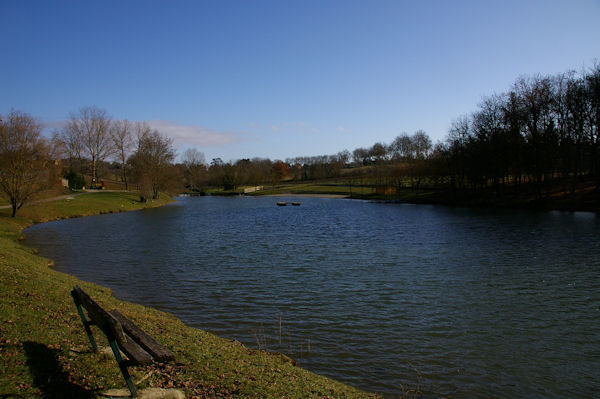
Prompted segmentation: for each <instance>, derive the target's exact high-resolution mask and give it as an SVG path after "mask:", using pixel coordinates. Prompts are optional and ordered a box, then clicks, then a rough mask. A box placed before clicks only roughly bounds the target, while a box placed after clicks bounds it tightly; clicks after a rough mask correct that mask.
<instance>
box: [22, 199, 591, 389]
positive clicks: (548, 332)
mask: <svg viewBox="0 0 600 399" xmlns="http://www.w3.org/2000/svg"><path fill="white" fill-rule="evenodd" d="M282 200H287V201H301V203H302V204H301V206H290V205H289V204H288V206H285V207H282V206H276V202H278V201H282ZM26 235H27V241H26V242H27V243H28V244H29V245H31V246H33V247H36V248H38V249H39V250H40V254H41V255H43V256H46V257H49V258H52V259H53V260H54V261H55V264H56V269H57V270H59V271H63V272H66V273H70V274H73V275H76V276H78V277H79V278H81V279H84V280H89V281H94V282H97V283H99V284H101V285H104V286H107V287H110V288H111V289H112V290H113V293H114V294H115V296H117V297H119V298H121V299H124V300H128V301H132V302H137V303H141V304H144V305H149V306H152V307H155V308H158V309H161V310H164V311H167V312H170V313H173V314H175V315H176V316H178V317H179V318H180V319H182V320H183V321H184V322H185V323H186V324H188V325H190V326H194V327H197V328H201V329H204V330H208V331H211V332H214V333H216V334H218V335H220V336H222V337H226V338H230V339H236V340H239V341H241V342H243V343H244V344H246V345H248V346H251V347H258V348H262V349H265V350H269V351H279V352H283V353H285V354H287V355H288V356H290V357H292V358H294V359H295V360H297V361H298V362H299V363H300V365H301V366H303V367H305V368H307V369H310V370H312V371H315V372H317V373H320V374H324V375H327V376H330V377H333V378H335V379H338V380H341V381H343V382H346V383H348V384H350V385H353V386H356V387H359V388H362V389H365V390H369V391H375V392H380V393H383V394H385V395H388V396H392V395H395V394H399V393H401V392H402V389H404V390H411V389H418V390H420V391H421V392H422V393H423V394H424V395H425V396H426V397H442V396H454V397H482V398H483V397H528V398H533V397H540V398H541V397H545V398H547V397H555V398H562V397H571V398H573V397H589V396H591V395H593V393H594V392H597V391H598V388H599V387H600V376H599V374H598V370H600V323H599V320H600V217H599V216H597V215H595V214H593V213H564V212H530V211H514V210H512V211H509V210H484V209H463V208H450V207H442V206H427V205H400V204H377V203H370V202H366V201H355V200H344V199H322V198H300V199H299V198H292V197H290V198H283V199H282V198H275V197H234V198H215V197H180V198H178V202H177V203H175V204H172V205H169V206H166V207H162V208H157V209H151V210H145V211H139V212H130V213H122V214H114V215H101V216H92V217H87V218H81V219H72V220H65V221H59V222H51V223H45V224H40V225H36V226H34V227H32V228H29V229H28V230H27V231H26ZM132 282H133V283H132Z"/></svg>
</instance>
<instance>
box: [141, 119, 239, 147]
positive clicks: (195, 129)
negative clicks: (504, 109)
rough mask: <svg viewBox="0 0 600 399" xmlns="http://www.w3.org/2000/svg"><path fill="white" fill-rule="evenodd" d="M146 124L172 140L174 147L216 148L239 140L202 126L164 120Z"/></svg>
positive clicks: (235, 136) (225, 133)
mask: <svg viewBox="0 0 600 399" xmlns="http://www.w3.org/2000/svg"><path fill="white" fill-rule="evenodd" d="M146 123H148V124H149V125H150V126H151V127H152V128H154V129H156V130H158V131H159V132H160V133H162V134H165V135H167V136H168V137H170V138H172V139H173V142H174V144H175V146H176V147H181V146H195V147H217V146H223V145H226V144H231V143H235V142H237V141H240V140H241V138H240V137H239V136H238V135H237V134H236V133H233V132H222V131H218V130H212V129H207V128H205V127H202V126H195V125H180V124H178V123H177V122H172V121H164V120H150V121H146Z"/></svg>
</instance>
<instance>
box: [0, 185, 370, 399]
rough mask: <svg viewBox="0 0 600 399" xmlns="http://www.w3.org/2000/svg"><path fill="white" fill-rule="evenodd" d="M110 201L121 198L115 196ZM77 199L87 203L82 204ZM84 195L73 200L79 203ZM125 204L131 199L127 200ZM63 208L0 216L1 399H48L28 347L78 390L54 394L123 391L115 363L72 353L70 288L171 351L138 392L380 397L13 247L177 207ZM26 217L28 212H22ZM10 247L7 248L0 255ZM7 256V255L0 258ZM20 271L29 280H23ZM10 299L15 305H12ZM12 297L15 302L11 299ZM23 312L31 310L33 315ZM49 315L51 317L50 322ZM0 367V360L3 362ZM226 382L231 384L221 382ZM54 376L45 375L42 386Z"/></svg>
mask: <svg viewBox="0 0 600 399" xmlns="http://www.w3.org/2000/svg"><path fill="white" fill-rule="evenodd" d="M132 195H133V194H132ZM100 196H102V193H100ZM115 196H117V197H119V196H123V197H127V195H122V193H117V194H116V195H115ZM130 196H131V195H130ZM82 197H88V198H89V196H81V197H79V198H82ZM88 198H86V199H82V200H80V201H78V202H85V201H86V200H87V199H88ZM127 201H129V202H132V201H131V198H128V199H127V200H126V202H127ZM64 202H67V201H61V200H57V201H53V202H46V203H42V204H36V206H37V207H40V208H47V207H52V208H60V209H59V211H58V212H56V209H54V211H55V212H49V214H47V215H46V216H45V217H40V215H39V214H40V213H44V212H39V211H37V212H36V211H35V210H32V208H34V206H31V207H30V208H24V209H28V210H29V211H30V212H23V214H21V216H19V217H18V218H17V219H18V220H10V219H12V218H9V217H6V219H4V218H2V216H4V215H2V216H0V221H2V223H1V224H0V227H2V231H1V232H0V249H2V250H3V256H0V272H1V273H2V274H3V275H4V277H5V278H4V279H3V281H2V282H0V288H2V291H3V292H5V293H6V294H7V295H4V296H3V298H1V299H0V321H2V323H1V324H0V325H6V326H7V327H6V328H1V329H0V355H1V356H0V359H3V357H4V356H5V352H6V351H8V352H9V354H10V357H11V358H12V357H14V358H16V360H17V361H16V362H14V363H9V364H6V363H5V364H3V370H4V371H5V373H4V375H2V376H0V393H1V394H2V395H8V396H11V395H15V396H19V397H20V396H26V397H31V396H35V397H37V396H40V397H43V396H52V394H53V391H48V389H49V388H48V387H47V386H46V385H48V384H46V385H44V384H39V383H36V378H35V376H36V370H33V369H31V367H32V366H31V364H32V363H31V361H32V360H31V356H32V355H31V353H30V352H31V350H29V349H28V348H30V347H35V348H36V350H38V351H40V350H41V351H54V352H52V353H55V355H53V356H57V357H56V359H55V361H54V362H56V361H59V362H60V363H61V365H60V366H61V367H59V369H60V370H57V373H58V374H60V375H64V374H65V373H66V371H65V370H68V375H69V381H75V382H76V384H75V385H74V384H73V383H72V382H71V383H69V384H68V386H58V387H56V388H57V389H58V392H59V393H61V394H64V395H65V397H69V396H77V394H81V392H80V391H82V390H85V391H89V395H90V396H92V397H93V396H95V395H96V394H97V393H98V390H99V389H100V390H102V389H106V388H107V387H111V388H112V387H114V388H121V385H122V381H121V380H122V378H118V377H119V375H117V373H118V372H119V371H118V367H117V366H116V362H114V359H111V358H105V357H103V356H102V355H98V354H90V355H89V356H87V355H86V356H84V355H73V352H72V348H73V347H78V346H83V347H86V345H87V346H89V342H87V341H86V340H87V337H86V336H85V333H84V330H83V327H82V326H81V321H80V320H79V319H78V316H77V315H76V312H75V311H74V306H73V304H72V300H71V298H70V295H69V292H70V289H72V287H73V285H75V284H77V285H80V286H81V287H82V288H83V289H84V290H86V292H88V293H89V294H90V295H91V296H92V297H93V298H95V299H96V300H97V301H98V302H99V303H100V304H102V305H107V304H108V306H109V308H111V306H112V308H115V307H116V308H118V309H119V310H120V311H122V313H123V314H125V315H126V316H127V317H129V318H130V319H132V320H133V321H134V322H136V324H138V325H139V326H140V327H141V328H142V329H144V330H146V331H148V332H149V333H150V334H151V335H152V336H154V337H155V338H157V339H159V340H160V341H161V342H162V343H163V344H164V345H165V346H167V347H169V348H170V349H172V350H173V352H175V353H176V362H177V363H176V365H175V366H172V365H168V366H164V367H166V368H163V369H160V371H158V370H156V371H154V373H153V375H152V377H151V378H149V379H147V380H146V381H145V382H144V383H142V384H141V385H140V386H138V388H145V387H148V386H150V387H152V386H167V387H173V386H174V387H176V388H179V389H182V390H184V391H186V397H206V396H221V397H234V396H244V397H256V398H258V397H273V398H275V397H281V396H283V395H287V396H289V397H292V398H301V397H307V396H309V397H310V396H314V394H315V389H316V391H317V392H321V395H329V394H333V393H334V392H335V395H334V396H340V397H347V398H362V397H373V398H375V397H378V396H377V395H375V394H372V393H366V392H363V391H360V390H359V389H357V388H353V387H351V386H348V385H345V384H343V383H341V382H339V381H336V380H332V379H329V378H327V377H325V376H322V375H319V374H315V373H313V372H311V371H308V370H306V369H303V368H301V367H298V366H297V365H296V363H295V362H294V361H293V360H292V359H290V358H289V357H287V356H285V355H283V354H280V353H269V352H265V351H261V350H254V349H250V348H247V347H245V346H244V345H242V344H240V343H239V342H236V341H231V340H228V339H225V338H221V337H218V336H216V335H213V334H211V333H208V332H206V331H204V330H200V329H197V328H193V327H190V326H187V325H185V324H184V323H183V322H182V321H181V320H180V319H179V318H177V317H176V316H174V315H172V314H170V313H167V312H164V311H160V310H157V309H154V308H151V307H147V306H143V305H139V304H135V303H131V302H126V301H122V300H120V299H118V298H116V297H114V296H113V295H112V292H111V290H110V289H109V288H107V287H103V286H100V285H98V284H95V283H91V282H85V281H82V280H80V279H78V278H77V277H75V276H73V275H69V274H66V273H63V272H59V271H57V270H55V269H54V268H52V267H49V266H51V260H49V259H47V258H43V257H41V256H39V255H38V253H37V250H36V249H34V248H32V247H28V246H26V245H23V244H22V243H19V242H18V241H20V240H22V239H24V235H23V234H24V230H25V229H26V228H27V227H30V226H32V225H34V224H37V223H43V222H48V221H55V220H61V219H67V218H74V217H84V216H91V215H98V214H105V213H118V212H124V211H133V210H141V209H145V208H154V207H160V206H163V205H167V204H169V203H172V202H174V200H173V199H168V200H166V201H165V200H164V199H163V200H161V201H160V203H156V204H147V205H142V204H139V203H137V204H134V207H131V206H130V208H129V209H127V210H124V209H122V208H123V204H112V206H106V205H102V204H100V205H98V206H96V208H94V209H91V210H90V209H88V210H85V207H84V208H77V209H71V210H72V211H74V212H67V213H64V209H63V208H62V207H61V206H59V205H64V204H63V203H64ZM116 205H120V206H116ZM130 205H131V203H130ZM140 205H141V206H140ZM67 207H68V206H67ZM82 209H83V211H82ZM60 210H62V211H63V212H61V211H60ZM2 212H5V211H2ZM27 213H30V214H29V215H25V214H27ZM18 215H19V214H18ZM4 222H6V223H4ZM5 225H6V226H5ZM7 231H9V233H8V234H7ZM7 246H8V247H10V248H9V249H8V250H7V251H4V248H5V247H7ZM4 252H6V255H7V256H4ZM22 258H24V259H22ZM23 272H26V273H25V274H28V275H29V277H28V278H25V277H23ZM9 298H11V300H12V301H9ZM15 298H17V300H16V301H15V300H13V299H15ZM23 309H34V310H35V311H34V312H33V314H31V312H24V311H23ZM49 315H51V316H52V318H48V317H49ZM48 353H50V352H48ZM47 361H50V359H47ZM2 363H3V362H2V361H0V364H2ZM142 371H143V370H142ZM147 371H148V368H146V369H145V371H143V373H139V372H137V371H136V372H134V374H136V373H138V374H139V375H137V378H140V377H141V376H142V374H147ZM151 373H152V371H151ZM19 376H20V377H19ZM226 376H229V377H228V378H225V377H226ZM290 377H291V378H290ZM52 378H53V377H52V376H50V377H49V380H51V379H52ZM134 378H135V375H134ZM63 379H64V378H63ZM55 380H56V379H55ZM309 386H310V387H311V388H310V389H308V387H309ZM307 389H308V390H307ZM93 392H96V394H94V393H93ZM311 392H312V394H311Z"/></svg>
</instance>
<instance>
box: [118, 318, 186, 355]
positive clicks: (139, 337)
mask: <svg viewBox="0 0 600 399" xmlns="http://www.w3.org/2000/svg"><path fill="white" fill-rule="evenodd" d="M109 313H110V315H111V316H113V317H114V318H115V319H116V320H118V321H119V323H120V324H121V326H122V327H123V331H125V333H126V334H127V335H128V336H129V337H131V339H132V340H133V341H135V342H136V343H137V344H139V345H140V346H141V347H142V348H143V349H144V350H145V351H146V352H148V353H149V354H151V355H152V357H154V359H156V360H158V361H161V362H167V361H169V360H173V359H174V358H175V355H174V354H173V352H171V351H170V350H168V349H167V348H165V347H164V346H163V345H161V344H160V343H159V342H158V341H156V340H155V339H154V338H153V337H152V336H150V335H149V334H148V333H147V332H145V331H144V330H142V329H141V328H140V327H138V326H137V325H136V324H135V323H134V322H133V321H131V320H130V319H128V318H127V317H125V316H124V315H123V314H122V313H121V312H119V311H118V310H116V309H114V310H111V311H110V312H109Z"/></svg>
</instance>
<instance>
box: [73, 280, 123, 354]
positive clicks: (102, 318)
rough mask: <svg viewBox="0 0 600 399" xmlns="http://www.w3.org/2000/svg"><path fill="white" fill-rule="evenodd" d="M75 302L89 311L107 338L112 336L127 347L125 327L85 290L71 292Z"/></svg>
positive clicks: (76, 289) (76, 288) (75, 289)
mask: <svg viewBox="0 0 600 399" xmlns="http://www.w3.org/2000/svg"><path fill="white" fill-rule="evenodd" d="M71 295H72V296H73V300H74V301H75V303H76V304H79V305H81V306H83V308H84V309H85V310H86V311H87V313H88V316H89V317H90V319H91V320H92V321H93V322H94V324H96V325H97V326H98V327H99V328H100V329H101V330H102V331H104V333H105V334H106V335H107V336H112V337H114V338H115V339H116V341H117V343H118V344H119V345H121V346H122V345H125V344H126V342H127V339H126V338H125V333H124V332H123V327H122V326H121V323H119V321H118V320H117V319H115V318H114V317H113V316H112V315H111V314H110V313H108V312H107V311H106V310H104V309H103V308H102V307H101V306H100V305H99V304H98V303H96V301H94V300H93V299H92V298H91V297H90V296H89V295H88V294H87V293H86V292H85V291H84V290H82V289H81V288H79V287H78V286H75V287H74V288H73V291H71Z"/></svg>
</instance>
